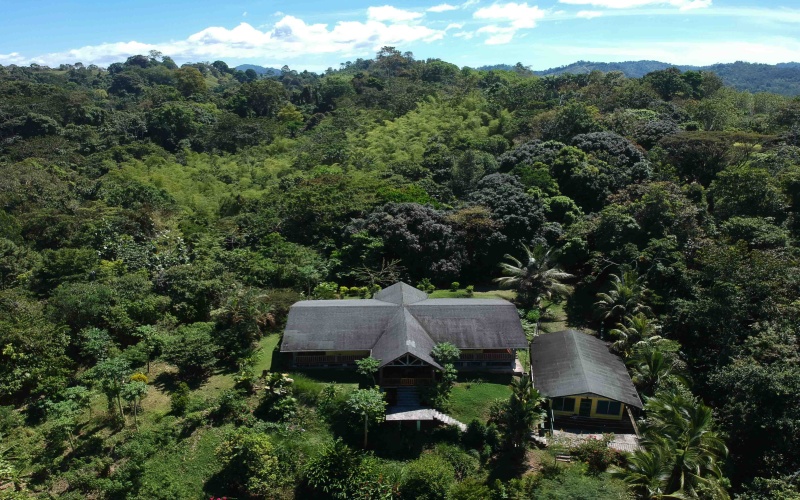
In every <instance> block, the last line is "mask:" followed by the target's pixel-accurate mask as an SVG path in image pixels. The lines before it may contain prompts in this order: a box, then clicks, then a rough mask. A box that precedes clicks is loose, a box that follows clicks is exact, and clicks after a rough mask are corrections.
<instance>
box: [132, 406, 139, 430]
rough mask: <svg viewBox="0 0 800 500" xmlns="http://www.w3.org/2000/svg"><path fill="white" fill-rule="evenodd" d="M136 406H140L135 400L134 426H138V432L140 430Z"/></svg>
mask: <svg viewBox="0 0 800 500" xmlns="http://www.w3.org/2000/svg"><path fill="white" fill-rule="evenodd" d="M136 406H138V405H137V403H136V400H135V399H134V400H133V425H135V426H136V430H137V431H138V430H139V418H138V415H137V413H138V412H137V411H136Z"/></svg>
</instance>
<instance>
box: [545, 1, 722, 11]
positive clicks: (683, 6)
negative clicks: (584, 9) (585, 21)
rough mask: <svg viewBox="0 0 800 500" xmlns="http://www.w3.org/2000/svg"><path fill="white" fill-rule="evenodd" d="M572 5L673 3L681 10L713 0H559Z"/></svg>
mask: <svg viewBox="0 0 800 500" xmlns="http://www.w3.org/2000/svg"><path fill="white" fill-rule="evenodd" d="M558 1H559V2H560V3H565V4H570V5H591V6H593V7H605V8H607V9H632V8H635V7H647V6H651V5H671V6H673V7H678V8H679V9H681V10H691V9H703V8H706V7H711V2H712V0H558Z"/></svg>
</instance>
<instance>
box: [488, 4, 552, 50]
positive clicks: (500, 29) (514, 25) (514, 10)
mask: <svg viewBox="0 0 800 500" xmlns="http://www.w3.org/2000/svg"><path fill="white" fill-rule="evenodd" d="M544 16H545V11H543V10H542V9H540V8H539V7H538V6H536V5H534V6H532V7H531V6H528V3H527V2H524V3H514V2H509V3H506V4H498V3H496V4H493V5H491V6H489V7H484V8H482V9H478V10H476V11H475V12H474V13H473V14H472V17H473V18H475V19H485V20H487V21H492V24H488V25H486V26H484V27H482V28H480V29H478V31H477V33H488V34H490V35H491V36H489V37H488V38H487V39H486V44H487V45H501V44H506V43H509V42H510V41H511V39H512V38H514V35H515V34H516V32H517V31H518V30H521V29H529V28H535V27H536V22H537V21H538V20H539V19H542V18H543V17H544Z"/></svg>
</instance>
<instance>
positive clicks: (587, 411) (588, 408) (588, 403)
mask: <svg viewBox="0 0 800 500" xmlns="http://www.w3.org/2000/svg"><path fill="white" fill-rule="evenodd" d="M591 414H592V400H591V399H581V406H580V408H579V409H578V415H580V416H581V417H588V416H589V415H591Z"/></svg>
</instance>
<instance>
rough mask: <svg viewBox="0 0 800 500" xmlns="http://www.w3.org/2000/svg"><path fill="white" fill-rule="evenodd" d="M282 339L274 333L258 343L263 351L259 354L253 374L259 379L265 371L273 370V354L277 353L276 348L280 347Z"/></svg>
mask: <svg viewBox="0 0 800 500" xmlns="http://www.w3.org/2000/svg"><path fill="white" fill-rule="evenodd" d="M280 339H281V336H280V335H278V334H277V333H272V334H270V335H267V336H266V337H264V338H262V339H261V340H260V341H259V342H258V345H259V347H260V348H261V350H260V351H259V353H258V360H257V361H256V364H255V365H253V373H255V374H256V376H257V377H260V376H261V373H262V372H263V371H265V370H266V371H270V370H272V354H273V353H274V352H275V348H276V347H277V346H278V342H279V341H280Z"/></svg>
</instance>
